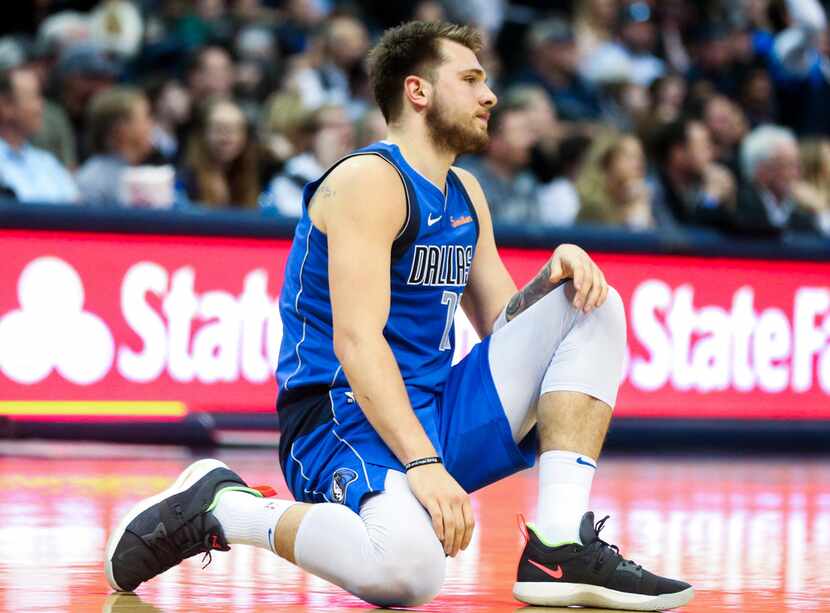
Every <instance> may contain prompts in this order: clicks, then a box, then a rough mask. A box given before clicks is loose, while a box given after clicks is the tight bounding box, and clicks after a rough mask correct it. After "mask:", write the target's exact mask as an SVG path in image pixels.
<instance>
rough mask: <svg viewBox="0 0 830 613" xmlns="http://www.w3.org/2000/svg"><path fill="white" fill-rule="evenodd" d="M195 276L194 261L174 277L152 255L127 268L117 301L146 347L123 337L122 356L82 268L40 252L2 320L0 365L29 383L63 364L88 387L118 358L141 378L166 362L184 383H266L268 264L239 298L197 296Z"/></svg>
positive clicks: (270, 342) (275, 325) (62, 370)
mask: <svg viewBox="0 0 830 613" xmlns="http://www.w3.org/2000/svg"><path fill="white" fill-rule="evenodd" d="M195 277H196V272H195V270H194V268H193V267H190V266H184V267H181V268H179V269H177V270H175V271H174V272H173V273H172V275H171V274H169V273H168V271H167V270H166V269H165V268H164V267H163V266H161V265H159V264H156V263H154V262H139V263H137V264H135V265H133V266H131V267H130V269H129V270H128V271H127V272H126V274H125V275H124V279H123V281H122V283H121V293H120V303H119V304H120V307H121V313H122V315H123V317H124V320H125V321H126V323H127V325H128V326H129V328H130V329H131V330H132V331H133V332H134V333H135V334H136V335H137V336H138V338H139V341H140V345H139V346H138V347H137V348H135V349H134V348H132V347H130V346H128V345H126V344H121V345H120V346H119V347H118V350H117V358H116V347H115V341H114V340H113V337H112V332H111V331H110V328H109V327H108V326H107V324H106V323H105V322H104V321H103V320H102V319H101V318H100V317H99V316H98V315H95V314H93V313H90V312H87V311H84V310H83V307H84V284H83V281H82V279H81V277H80V275H79V274H78V272H77V271H76V270H75V269H74V268H73V267H72V266H70V265H69V264H67V263H66V262H65V261H63V260H61V259H59V258H56V257H52V256H47V257H41V258H36V259H34V260H32V261H31V262H30V263H29V264H28V265H27V266H26V267H25V268H24V269H23V272H22V273H21V275H20V279H19V280H18V301H19V303H20V308H19V309H16V310H13V311H10V312H9V313H7V314H5V316H3V317H2V318H0V372H2V374H3V375H5V376H6V377H8V378H9V379H11V380H12V381H14V382H15V383H21V384H26V385H32V384H36V383H39V382H41V381H43V380H44V379H45V378H46V377H47V376H49V374H50V373H51V372H52V371H53V370H57V372H58V373H59V374H60V375H61V376H62V377H63V378H64V379H66V380H67V381H70V382H72V383H76V384H79V385H88V384H92V383H95V382H97V381H100V380H101V379H103V378H104V377H105V376H106V375H107V373H109V372H110V370H111V369H112V366H113V362H115V363H116V367H117V370H118V372H119V373H120V374H121V376H123V377H124V378H126V379H128V380H130V381H134V382H139V383H146V382H151V381H154V380H155V379H157V378H158V377H159V376H160V375H161V374H162V373H163V372H164V371H165V370H166V371H167V372H168V374H169V375H170V377H171V378H172V379H173V380H175V381H178V382H182V383H186V382H190V381H194V380H197V381H200V382H202V383H214V382H220V381H222V382H233V381H237V380H239V379H240V377H241V378H242V379H244V380H246V381H249V382H251V383H264V382H266V381H268V380H269V379H270V378H271V377H272V376H273V368H274V367H275V366H276V362H277V355H278V353H279V347H280V342H281V340H282V323H281V321H280V319H279V313H278V308H277V304H276V300H274V299H272V298H271V297H270V296H269V295H268V273H267V271H266V270H265V269H255V270H252V271H250V272H249V273H248V274H247V275H245V277H244V279H243V290H242V294H241V295H240V296H239V297H236V296H234V295H232V294H231V293H229V292H225V291H221V290H214V291H209V292H205V293H204V294H202V295H201V296H200V295H198V294H196V292H195V290H194V284H195ZM151 295H152V296H155V297H157V298H158V299H159V300H160V302H161V312H159V311H157V310H156V309H155V308H154V307H153V306H152V305H151V304H150V302H149V301H148V296H151ZM194 322H199V323H202V325H201V326H198V327H196V326H194ZM194 328H195V332H194ZM191 348H192V349H191Z"/></svg>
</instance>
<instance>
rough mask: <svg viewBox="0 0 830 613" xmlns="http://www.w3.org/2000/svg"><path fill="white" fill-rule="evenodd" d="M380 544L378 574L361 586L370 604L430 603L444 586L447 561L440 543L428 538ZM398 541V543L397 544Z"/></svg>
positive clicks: (406, 604) (408, 605)
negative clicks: (381, 549)
mask: <svg viewBox="0 0 830 613" xmlns="http://www.w3.org/2000/svg"><path fill="white" fill-rule="evenodd" d="M391 541H392V542H386V543H382V544H381V546H382V548H383V551H382V553H381V558H380V559H379V560H378V568H377V572H375V573H372V574H373V575H374V576H373V577H371V578H369V577H367V581H368V585H366V586H364V588H365V591H366V592H367V595H368V596H369V597H368V598H366V597H364V598H365V599H366V600H368V601H369V602H371V603H373V604H376V605H380V606H386V607H389V606H405V607H411V606H417V605H421V604H424V603H426V602H429V601H430V600H432V599H433V598H435V596H436V595H437V594H438V592H439V591H440V590H441V586H442V585H443V583H444V573H445V570H446V558H445V556H444V550H443V548H442V547H441V543H440V542H439V541H438V539H437V538H435V536H434V535H432V538H430V539H423V538H422V539H416V540H409V541H408V542H403V541H402V540H401V541H398V539H394V538H393V539H391ZM396 541H398V542H396Z"/></svg>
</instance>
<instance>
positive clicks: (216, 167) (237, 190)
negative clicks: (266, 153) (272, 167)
mask: <svg viewBox="0 0 830 613" xmlns="http://www.w3.org/2000/svg"><path fill="white" fill-rule="evenodd" d="M258 158H259V152H258V149H257V144H256V141H255V140H254V139H253V137H252V136H251V134H250V130H249V128H248V123H247V121H246V119H245V116H244V115H243V114H242V110H241V109H240V108H239V106H237V105H236V103H234V102H233V101H231V100H228V99H223V98H212V99H209V100H208V101H207V102H206V103H204V104H203V106H202V107H201V108H200V109H199V112H198V114H197V117H196V124H195V126H194V130H193V131H192V132H191V133H190V136H189V138H188V141H187V149H186V152H185V158H184V164H183V166H182V168H181V169H180V173H179V179H178V186H179V189H180V190H182V191H183V192H185V193H186V194H187V198H188V199H189V200H190V201H191V202H196V203H199V204H202V205H205V206H207V207H210V208H223V207H236V208H250V207H254V206H256V203H257V197H258V196H259V192H260V189H261V188H260V177H259V159H258Z"/></svg>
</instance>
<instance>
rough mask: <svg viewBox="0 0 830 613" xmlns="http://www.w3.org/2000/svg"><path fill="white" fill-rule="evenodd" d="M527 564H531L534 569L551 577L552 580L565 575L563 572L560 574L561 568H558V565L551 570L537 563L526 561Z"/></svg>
mask: <svg viewBox="0 0 830 613" xmlns="http://www.w3.org/2000/svg"><path fill="white" fill-rule="evenodd" d="M528 562H530V563H531V564H533V566H535V567H536V568H538V569H539V570H541V571H542V572H543V573H545V574H546V575H548V576H550V577H553V578H554V579H561V578H562V575H563V574H565V573H564V572H562V567H561V566H559V564H557V565H556V566H554V567H553V570H551V569H550V568H548V567H547V566H543V565H541V564H539V563H538V562H534V561H533V560H530V559H528Z"/></svg>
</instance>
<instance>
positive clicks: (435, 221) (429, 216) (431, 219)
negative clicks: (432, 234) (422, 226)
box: [427, 213, 444, 226]
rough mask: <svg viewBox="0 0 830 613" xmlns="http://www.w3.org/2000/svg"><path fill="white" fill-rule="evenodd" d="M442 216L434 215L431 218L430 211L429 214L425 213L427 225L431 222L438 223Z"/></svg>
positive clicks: (431, 223)
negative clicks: (434, 216)
mask: <svg viewBox="0 0 830 613" xmlns="http://www.w3.org/2000/svg"><path fill="white" fill-rule="evenodd" d="M442 217H444V216H443V215H441V216H440V217H436V218H435V219H433V218H432V213H430V214H429V215H427V225H428V226H431V225H433V224H436V223H438V222H439V221H441V218H442Z"/></svg>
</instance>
